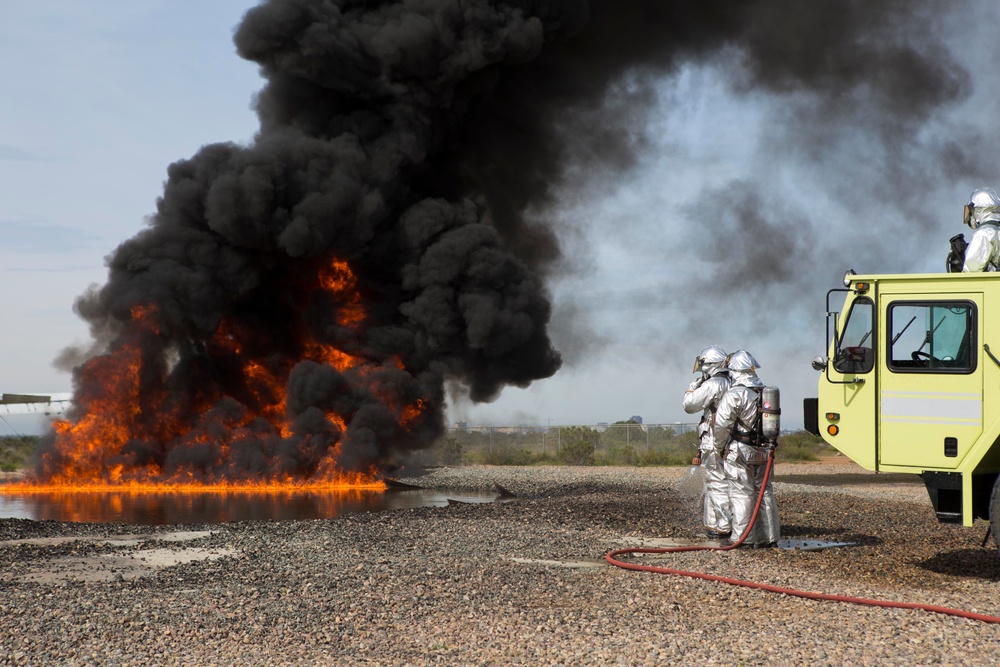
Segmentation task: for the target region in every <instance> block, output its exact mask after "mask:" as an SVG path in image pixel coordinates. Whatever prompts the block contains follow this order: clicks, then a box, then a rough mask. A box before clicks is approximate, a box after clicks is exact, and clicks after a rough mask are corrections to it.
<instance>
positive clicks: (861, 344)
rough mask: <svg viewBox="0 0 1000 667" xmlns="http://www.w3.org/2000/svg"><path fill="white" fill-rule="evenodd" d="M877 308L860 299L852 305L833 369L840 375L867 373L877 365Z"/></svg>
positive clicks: (866, 300)
mask: <svg viewBox="0 0 1000 667" xmlns="http://www.w3.org/2000/svg"><path fill="white" fill-rule="evenodd" d="M874 310H875V307H874V305H873V304H872V302H871V300H869V299H867V298H864V297H862V298H860V299H857V300H855V302H854V303H853V304H852V305H851V310H850V311H849V312H848V313H847V322H846V323H845V324H844V333H843V335H842V336H841V337H840V341H839V345H838V346H837V350H836V354H835V355H834V358H833V368H834V369H835V370H836V371H837V372H838V373H867V372H868V371H870V370H871V369H872V368H873V367H874V365H875V355H874V354H872V341H873V340H874V337H873V336H872V314H873V313H874Z"/></svg>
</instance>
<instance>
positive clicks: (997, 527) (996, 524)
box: [990, 476, 1000, 549]
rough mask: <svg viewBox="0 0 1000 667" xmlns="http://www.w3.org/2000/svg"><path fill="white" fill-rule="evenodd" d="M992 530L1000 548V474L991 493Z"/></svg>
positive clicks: (995, 542)
mask: <svg viewBox="0 0 1000 667" xmlns="http://www.w3.org/2000/svg"><path fill="white" fill-rule="evenodd" d="M990 530H991V531H992V532H993V542H994V544H996V545H997V549H1000V476H997V481H995V482H993V492H992V493H991V494H990Z"/></svg>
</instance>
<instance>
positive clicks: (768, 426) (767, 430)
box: [760, 387, 781, 442]
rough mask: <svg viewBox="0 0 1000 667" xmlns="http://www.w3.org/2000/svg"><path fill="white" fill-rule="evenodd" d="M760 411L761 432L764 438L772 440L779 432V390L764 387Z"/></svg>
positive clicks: (775, 438) (776, 437)
mask: <svg viewBox="0 0 1000 667" xmlns="http://www.w3.org/2000/svg"><path fill="white" fill-rule="evenodd" d="M760 412H761V419H760V426H761V432H762V434H763V436H764V437H765V438H767V439H768V440H770V441H771V442H774V441H775V440H777V439H778V433H780V432H781V392H779V391H778V388H777V387H764V391H763V392H762V393H761V403H760Z"/></svg>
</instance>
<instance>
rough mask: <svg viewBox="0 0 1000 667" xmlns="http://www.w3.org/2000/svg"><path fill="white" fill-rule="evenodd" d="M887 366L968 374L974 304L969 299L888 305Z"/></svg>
mask: <svg viewBox="0 0 1000 667" xmlns="http://www.w3.org/2000/svg"><path fill="white" fill-rule="evenodd" d="M888 315H889V327H888V330H889V335H890V338H889V348H890V352H889V359H888V361H889V368H890V369H892V370H894V371H901V372H943V373H948V372H952V373H955V372H958V373H968V372H971V371H972V370H973V369H974V368H975V362H976V359H975V354H974V353H973V352H972V350H973V347H974V346H973V344H972V343H973V335H974V333H975V327H974V326H973V324H974V317H975V306H974V305H973V304H971V303H969V302H950V303H912V302H911V303H905V302H898V303H893V304H892V305H890V306H889V312H888Z"/></svg>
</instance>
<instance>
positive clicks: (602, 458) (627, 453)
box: [595, 445, 639, 466]
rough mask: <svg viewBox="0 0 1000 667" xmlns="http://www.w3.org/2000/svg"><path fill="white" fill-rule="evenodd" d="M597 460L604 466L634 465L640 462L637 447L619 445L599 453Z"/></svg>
mask: <svg viewBox="0 0 1000 667" xmlns="http://www.w3.org/2000/svg"><path fill="white" fill-rule="evenodd" d="M595 461H596V463H597V465H602V466H634V465H636V464H638V463H639V455H638V454H636V451H635V447H632V446H631V445H619V446H617V447H611V448H610V449H608V450H607V451H606V452H603V453H601V454H598V455H597V456H596V457H595Z"/></svg>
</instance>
